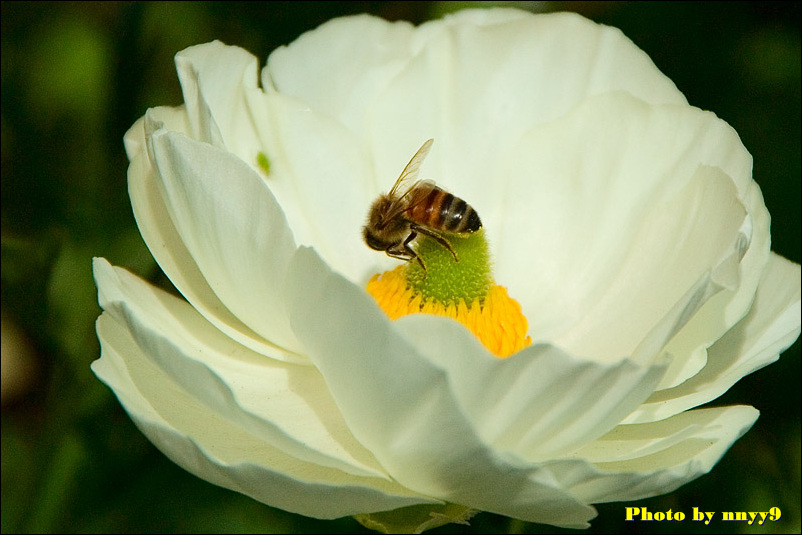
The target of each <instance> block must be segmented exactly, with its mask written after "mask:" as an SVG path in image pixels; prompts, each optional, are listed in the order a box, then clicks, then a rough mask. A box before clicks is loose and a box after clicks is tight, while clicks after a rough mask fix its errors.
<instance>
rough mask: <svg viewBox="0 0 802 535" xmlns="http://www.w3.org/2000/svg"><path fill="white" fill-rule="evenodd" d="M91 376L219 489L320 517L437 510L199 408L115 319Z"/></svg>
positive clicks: (105, 329) (104, 320) (101, 328)
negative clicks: (290, 452) (281, 447)
mask: <svg viewBox="0 0 802 535" xmlns="http://www.w3.org/2000/svg"><path fill="white" fill-rule="evenodd" d="M97 329H98V337H99V338H100V342H101V350H102V357H101V358H100V359H99V360H97V361H95V362H94V363H92V370H93V371H94V372H95V374H96V375H97V376H98V377H99V378H100V379H101V380H102V381H103V382H105V383H106V384H107V385H108V386H109V387H110V388H111V389H112V390H114V392H115V394H116V395H117V397H118V399H119V400H120V403H121V404H122V405H123V406H124V407H125V409H126V411H127V412H128V414H129V415H130V416H131V418H132V419H133V420H134V422H135V423H136V424H137V426H138V427H139V429H140V430H142V432H143V433H145V435H146V436H147V437H148V439H149V440H150V441H151V442H153V443H154V444H155V445H156V446H157V447H158V448H159V449H160V450H161V451H162V452H164V454H165V455H167V456H168V457H169V458H170V459H171V460H172V461H173V462H175V463H176V464H178V465H179V466H181V467H182V468H184V469H185V470H188V471H189V472H191V473H193V474H195V475H197V476H199V477H201V478H203V479H205V480H207V481H209V482H211V483H213V484H215V485H219V486H221V487H225V488H228V489H231V490H235V491H237V492H241V493H243V494H246V495H248V496H250V497H252V498H254V499H256V500H259V501H261V502H263V503H266V504H268V505H272V506H274V507H280V508H282V509H284V510H287V511H291V512H295V513H299V514H303V515H306V516H311V517H315V518H338V517H341V516H346V515H353V514H357V513H364V512H365V511H382V510H387V509H393V508H397V507H404V506H407V505H413V504H420V503H438V502H437V501H436V500H432V499H430V498H427V497H425V496H420V495H417V494H415V493H413V492H410V491H409V490H407V489H405V488H403V487H401V486H400V485H398V484H395V483H393V482H390V481H387V480H385V479H379V478H368V477H357V476H353V475H349V474H346V473H345V472H341V471H339V470H334V469H331V468H328V467H321V466H319V465H316V464H314V463H308V462H305V461H302V460H299V459H297V458H295V457H292V456H291V455H287V454H286V453H284V452H282V451H280V450H278V449H276V448H274V447H272V446H270V445H269V444H267V443H266V442H265V441H264V440H262V439H261V438H260V437H256V436H254V435H252V434H251V433H250V432H249V431H248V430H247V429H244V428H242V427H240V426H238V425H235V424H234V423H232V422H231V421H229V420H228V419H227V418H224V417H222V416H220V415H218V414H216V413H215V412H213V411H211V410H209V409H208V407H206V406H204V405H202V404H200V403H198V401H197V400H196V399H195V398H193V397H192V396H191V395H190V394H189V393H188V392H187V391H185V390H184V389H183V388H181V387H180V386H179V385H177V384H175V383H174V382H172V381H171V380H170V379H169V378H168V376H167V375H166V374H164V373H163V371H162V370H160V369H159V368H157V367H156V365H155V364H154V363H153V362H152V361H150V360H149V358H148V357H147V356H146V355H145V354H144V353H143V352H142V351H141V349H140V348H139V346H138V345H137V343H136V342H135V341H134V339H133V338H132V336H131V334H130V333H129V332H128V331H127V330H126V328H125V327H124V326H122V325H120V324H119V323H117V321H116V320H115V319H113V317H112V316H110V315H109V314H105V313H104V314H103V315H101V316H100V318H99V319H98V322H97Z"/></svg>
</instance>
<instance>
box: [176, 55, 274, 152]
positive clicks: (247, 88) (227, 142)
mask: <svg viewBox="0 0 802 535" xmlns="http://www.w3.org/2000/svg"><path fill="white" fill-rule="evenodd" d="M175 64H176V68H177V71H178V78H179V80H180V81H181V90H182V92H183V94H184V104H185V107H186V113H187V118H188V121H189V124H190V128H191V131H190V137H191V138H193V139H196V140H198V141H203V142H205V143H209V144H211V145H214V146H215V147H218V148H221V149H226V150H227V151H229V152H231V153H233V154H236V155H237V156H239V157H240V158H241V159H242V160H243V161H244V162H246V163H248V164H249V165H250V166H251V167H256V156H257V154H258V153H259V151H261V150H262V147H261V145H260V143H259V138H258V136H257V135H256V131H255V130H256V124H255V123H256V122H257V119H255V118H254V117H253V115H252V114H251V109H250V106H249V104H248V100H249V97H250V95H251V94H253V93H260V94H261V89H260V88H259V83H258V80H259V62H258V60H257V59H256V57H255V56H254V55H253V54H251V53H250V52H248V51H246V50H243V49H241V48H238V47H235V46H227V45H225V44H223V43H221V42H220V41H213V42H211V43H205V44H202V45H197V46H192V47H189V48H186V49H184V50H182V51H181V52H179V53H178V54H176V56H175Z"/></svg>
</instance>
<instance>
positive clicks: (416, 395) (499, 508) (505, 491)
mask: <svg viewBox="0 0 802 535" xmlns="http://www.w3.org/2000/svg"><path fill="white" fill-rule="evenodd" d="M291 273H292V276H291V277H290V279H289V281H288V293H289V295H291V296H292V302H291V307H290V315H291V318H292V325H293V328H295V329H296V333H297V335H298V337H299V339H300V340H302V341H303V343H304V345H305V346H306V347H307V348H308V350H309V355H310V358H311V359H312V361H313V362H314V363H315V365H316V366H317V367H318V369H319V370H320V372H321V374H322V375H323V377H324V379H325V381H326V384H327V385H328V387H329V389H330V391H331V393H332V396H333V398H334V399H335V401H336V403H337V405H338V406H339V407H340V408H341V410H342V413H343V417H344V418H345V421H346V422H347V423H348V426H349V427H350V428H351V430H352V431H353V433H354V435H355V436H356V437H357V438H358V439H359V441H360V442H362V443H363V444H364V445H365V446H366V447H367V448H368V449H369V450H370V451H371V452H373V454H374V455H375V456H376V458H377V459H378V460H379V462H380V463H381V464H382V466H384V467H385V468H386V469H387V470H388V472H389V473H390V475H391V476H393V477H394V478H395V479H396V480H397V481H399V482H400V483H401V484H402V485H404V486H408V487H409V488H411V489H412V490H415V491H417V492H420V493H421V494H425V495H432V496H437V497H439V498H441V499H443V500H445V501H449V502H453V503H459V504H461V505H464V506H467V507H469V508H473V509H480V510H486V511H491V512H496V513H500V514H504V515H508V516H512V517H515V518H521V519H524V520H529V521H533V522H548V523H551V524H555V525H560V526H574V527H579V526H585V525H586V522H587V520H588V519H589V518H591V517H592V516H593V515H594V511H593V509H592V508H590V507H588V506H587V505H584V504H583V503H581V502H578V501H576V500H574V499H573V498H572V497H571V496H570V495H569V494H567V493H566V492H565V491H564V490H563V489H562V488H560V483H559V482H558V481H555V480H554V478H553V477H552V475H551V472H550V471H548V470H547V469H543V468H542V467H539V466H536V465H532V464H528V463H525V462H524V461H523V460H522V459H520V458H519V457H517V456H515V455H512V454H504V453H501V452H498V451H495V450H494V449H493V448H491V447H489V446H488V445H486V444H484V443H483V442H482V441H481V439H480V438H479V437H478V436H477V435H476V433H475V431H474V430H473V429H472V427H471V425H470V423H469V421H468V420H467V419H466V416H465V414H464V413H463V412H462V410H461V409H460V407H459V405H458V403H457V401H456V400H455V399H454V397H453V394H452V392H451V390H450V388H449V385H448V375H447V374H446V373H445V371H444V370H442V369H440V368H438V367H436V366H434V365H433V364H432V363H431V362H430V361H429V360H428V359H426V358H425V357H422V356H421V355H420V354H419V353H418V352H417V351H416V350H415V348H414V347H412V346H411V345H410V344H409V343H408V342H407V341H406V340H405V337H404V336H402V335H401V334H400V333H399V332H398V331H397V330H396V329H394V328H393V327H392V324H391V323H390V321H389V319H388V318H387V317H386V316H385V315H384V313H383V312H382V311H381V310H380V309H379V308H378V306H377V305H376V304H375V302H373V300H372V298H371V297H370V296H368V295H367V294H366V293H365V292H364V291H362V290H361V289H359V288H358V287H356V286H354V285H353V284H352V283H350V282H348V281H347V280H345V279H344V278H342V277H341V276H339V275H336V274H335V273H333V272H331V271H330V270H328V269H327V268H326V266H325V264H324V263H323V262H322V261H321V260H320V258H319V257H318V256H317V254H315V253H314V251H312V250H310V249H306V248H300V249H299V251H298V253H297V255H296V258H295V260H294V262H293V269H292V271H291Z"/></svg>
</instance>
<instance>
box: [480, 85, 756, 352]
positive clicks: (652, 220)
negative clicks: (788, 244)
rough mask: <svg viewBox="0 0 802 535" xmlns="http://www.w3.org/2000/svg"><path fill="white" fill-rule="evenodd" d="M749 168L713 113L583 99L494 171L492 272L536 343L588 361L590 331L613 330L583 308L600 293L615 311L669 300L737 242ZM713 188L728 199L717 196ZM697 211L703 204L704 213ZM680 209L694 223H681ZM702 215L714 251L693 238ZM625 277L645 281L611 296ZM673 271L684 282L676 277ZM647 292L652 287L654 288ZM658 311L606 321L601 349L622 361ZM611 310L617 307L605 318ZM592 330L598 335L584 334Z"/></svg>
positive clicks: (701, 232) (701, 228) (620, 97)
mask: <svg viewBox="0 0 802 535" xmlns="http://www.w3.org/2000/svg"><path fill="white" fill-rule="evenodd" d="M555 146H557V147H561V150H553V147H555ZM667 155H668V156H667ZM750 166H751V159H750V157H749V154H748V153H747V152H746V151H745V149H744V148H743V145H742V144H741V143H740V140H739V139H738V137H737V135H736V134H735V133H734V132H733V131H732V129H731V128H730V127H729V126H728V125H726V124H725V123H723V122H722V121H720V120H718V119H717V118H716V117H715V116H714V115H712V114H710V113H705V112H701V111H699V110H696V109H694V108H689V107H683V108H680V107H674V106H659V107H657V106H648V105H646V104H644V103H642V102H640V101H638V100H636V99H634V98H632V97H630V96H628V95H625V94H623V93H616V94H609V95H605V96H601V97H597V98H594V99H589V100H588V102H586V104H585V105H583V106H582V107H580V108H578V109H577V110H576V111H575V112H574V113H572V114H570V115H567V116H565V117H563V118H562V119H561V120H560V121H558V122H555V123H552V124H550V125H545V126H542V127H539V128H537V129H534V130H533V131H532V132H530V133H529V134H527V135H526V136H525V137H524V138H522V140H521V142H520V144H519V145H517V146H516V147H515V148H514V151H513V152H511V153H509V154H508V158H507V162H506V163H505V165H504V166H503V167H502V168H501V169H500V170H499V172H498V176H499V177H507V182H506V186H502V188H503V189H504V194H503V199H502V200H501V201H500V202H499V208H498V209H497V210H498V211H497V213H495V214H494V213H492V212H491V213H489V214H488V215H487V216H485V215H483V216H482V217H483V218H485V217H486V218H487V219H488V220H490V223H488V225H487V226H488V229H494V228H495V229H496V230H491V231H490V233H491V235H492V237H491V238H490V239H491V240H492V243H493V244H494V248H495V251H496V259H497V260H496V266H497V279H498V280H500V281H502V282H503V283H504V284H505V285H507V286H508V287H509V288H510V293H511V295H514V296H515V297H516V298H517V299H518V300H519V301H520V302H521V305H522V307H523V310H524V313H525V314H526V316H527V318H529V321H530V332H532V333H533V334H534V336H535V338H536V339H541V340H552V341H554V342H555V343H558V344H560V345H565V346H566V347H568V348H569V350H570V352H572V353H575V354H582V355H590V354H591V353H589V352H588V351H590V349H587V347H588V346H592V347H593V353H592V354H593V355H594V357H595V355H596V352H597V351H598V345H597V344H596V343H595V342H597V341H598V340H596V339H597V338H600V337H601V338H603V337H605V336H612V333H610V332H608V326H609V323H610V319H611V317H610V316H607V317H605V318H604V328H603V329H601V330H595V331H593V330H592V329H590V328H585V327H589V323H587V322H593V321H598V320H599V316H598V315H597V314H588V313H587V311H588V310H592V309H593V308H594V307H595V306H600V305H602V304H603V303H604V302H605V300H606V301H607V303H608V305H610V306H613V307H615V306H616V303H617V304H618V308H619V310H620V311H621V312H626V311H628V310H629V311H633V310H639V307H640V305H646V306H651V307H653V306H661V305H662V306H667V307H670V306H672V305H674V303H676V302H677V300H678V299H679V297H680V296H681V295H683V293H684V292H685V291H686V290H687V289H689V288H690V287H691V285H692V281H695V280H697V279H698V277H699V276H700V275H701V274H702V273H703V272H704V271H706V270H708V269H713V268H715V266H716V264H718V263H719V262H720V261H721V260H723V259H724V258H725V257H727V256H728V254H729V252H728V251H730V250H732V249H734V248H737V249H742V248H743V245H742V244H741V243H740V242H739V236H740V230H741V226H742V224H743V219H744V210H743V208H739V207H738V204H740V199H741V191H742V190H744V191H745V190H746V189H747V188H748V185H749V184H750V183H751V180H750V179H749V172H750V168H751V167H750ZM715 168H718V169H719V170H718V171H717V170H716V169H715ZM743 177H746V178H745V179H744V178H743ZM730 179H731V185H730V186H727V182H730ZM501 183H502V184H504V182H501ZM718 195H721V196H723V197H722V199H725V200H724V201H722V202H719V199H717V198H716V196H718ZM683 201H693V202H696V203H699V204H696V205H693V204H691V205H689V206H684V205H683V204H682V203H683ZM702 203H704V204H702ZM502 207H503V209H502ZM706 208H712V211H711V212H710V214H708V213H707V212H705V211H704V210H705V209H706ZM683 212H684V213H685V215H688V216H692V217H693V218H694V219H693V220H692V221H691V223H693V224H688V225H687V227H686V225H685V223H684V222H683V221H682V216H683ZM708 215H710V216H712V217H714V218H715V219H713V220H712V224H713V225H718V227H716V228H717V231H716V232H718V233H719V235H718V241H716V243H715V244H714V245H715V247H714V248H713V249H712V250H706V249H704V248H703V247H702V246H701V244H704V243H709V238H708V237H707V236H706V235H705V234H706V230H705V227H706V225H707V221H706V218H707V217H708ZM667 223H670V226H669V227H668V228H665V229H664V228H662V225H664V224H667ZM672 229H673V232H669V231H670V230H672ZM650 232H651V233H654V236H653V238H654V239H652V236H651V235H650ZM697 239H698V240H701V241H700V242H699V245H700V246H699V248H698V251H697V250H696V248H695V246H696V243H695V240H697ZM675 249H678V251H677V254H675V252H674V251H675ZM697 252H698V253H699V254H698V255H697V254H696V253H697ZM663 259H665V260H667V261H668V262H669V263H670V264H673V265H674V266H683V269H682V270H679V271H677V272H676V273H672V272H669V271H668V270H666V269H665V268H664V267H663V266H660V265H658V266H657V269H656V270H655V271H654V273H652V272H650V271H649V268H651V267H654V265H655V263H658V264H659V263H660V262H661V261H662V260H663ZM686 264H687V265H686ZM523 266H526V268H525V269H524V268H523ZM639 266H642V267H643V269H639ZM685 268H687V269H685ZM632 273H635V274H637V275H638V279H639V280H641V281H642V282H643V283H644V285H643V287H642V288H640V290H639V291H640V295H639V296H638V295H637V293H636V292H629V291H627V292H626V293H625V295H621V296H620V299H619V300H618V301H616V300H615V298H616V295H617V294H616V292H614V291H612V288H618V287H619V286H620V285H618V286H616V284H615V281H620V282H624V278H625V277H624V275H625V274H627V276H630V275H631V274H632ZM650 274H651V275H652V276H651V278H649V276H650ZM678 276H683V277H685V278H686V279H687V281H685V282H682V281H677V280H674V279H675V278H676V277H678ZM680 283H681V284H680ZM626 284H629V281H626ZM649 285H651V287H650V288H649V289H648V293H645V294H644V290H643V288H646V287H647V286H649ZM666 286H667V287H666ZM655 290H656V291H657V292H660V295H657V296H652V295H651V293H652V292H653V291H655ZM670 294H673V295H670ZM633 296H635V298H634V299H630V298H631V297H633ZM636 304H637V305H636ZM603 308H606V307H603ZM606 309H607V310H610V308H606ZM544 311H548V312H547V313H544ZM662 312H663V313H664V312H665V310H663V311H662ZM742 313H743V312H742ZM660 314H661V311H659V310H656V309H653V313H652V314H651V315H647V316H645V317H643V318H636V319H637V321H643V324H642V326H641V328H640V329H636V328H632V327H631V326H630V325H629V324H628V323H627V321H628V320H626V318H621V320H620V321H618V322H617V323H616V325H615V326H616V327H617V328H618V329H619V331H620V330H625V331H626V332H625V333H624V338H623V339H622V340H621V341H620V343H616V344H615V348H612V347H610V344H607V345H606V346H605V347H607V349H606V350H604V351H602V352H601V354H602V355H607V357H608V358H620V357H621V355H622V352H623V353H625V354H626V351H627V350H629V351H631V350H633V349H634V348H635V347H636V346H637V344H638V343H639V342H640V340H641V339H642V338H643V336H644V335H645V334H646V332H648V330H649V329H650V328H651V327H652V326H654V325H655V323H656V321H657V320H658V319H659V318H660ZM617 317H618V311H615V314H614V315H613V316H612V318H617ZM734 321H737V319H735V320H734ZM580 322H584V323H585V324H586V325H585V327H582V325H581V324H580ZM591 331H592V332H595V334H593V336H590V337H588V338H584V336H585V335H587V334H588V333H591ZM591 334H592V333H591ZM608 340H609V338H608ZM577 344H579V345H577ZM575 346H576V347H575ZM580 346H582V347H580ZM583 347H585V349H583ZM602 349H604V348H602Z"/></svg>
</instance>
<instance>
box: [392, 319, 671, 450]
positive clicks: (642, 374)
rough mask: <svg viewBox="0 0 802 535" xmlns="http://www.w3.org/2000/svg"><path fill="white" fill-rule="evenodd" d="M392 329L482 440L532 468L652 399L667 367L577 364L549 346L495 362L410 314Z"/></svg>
mask: <svg viewBox="0 0 802 535" xmlns="http://www.w3.org/2000/svg"><path fill="white" fill-rule="evenodd" d="M395 324H396V325H397V326H398V328H399V329H400V330H401V331H402V332H403V333H404V335H405V337H406V339H407V340H408V341H409V342H410V343H411V344H412V345H413V346H414V347H416V348H417V350H418V351H419V352H420V354H422V355H425V356H426V357H427V358H428V359H429V360H430V361H431V362H432V364H433V365H434V366H436V367H438V368H440V369H442V370H443V371H444V372H445V373H446V374H447V376H448V385H449V388H450V390H451V393H452V395H453V396H454V398H455V399H456V401H457V402H458V403H459V406H460V409H461V410H462V411H463V412H464V413H465V414H466V415H467V416H468V417H469V419H470V421H471V424H472V425H473V426H475V428H476V430H477V433H478V434H479V435H480V436H481V437H482V439H483V440H484V441H485V442H487V443H489V444H491V445H492V446H493V447H495V448H498V449H500V450H502V451H511V452H514V453H516V454H517V455H520V456H521V457H523V458H524V459H526V460H527V461H530V462H539V461H544V460H548V459H552V458H555V457H559V456H560V455H562V454H564V452H566V451H572V450H574V449H576V448H578V447H579V446H581V445H583V444H585V443H587V442H590V441H591V440H594V439H596V438H598V437H600V436H601V435H603V434H604V433H606V432H608V431H609V430H611V429H612V428H613V427H615V426H616V425H617V424H618V423H619V422H620V421H621V420H622V419H623V418H624V417H625V416H626V415H627V414H629V413H630V412H632V411H633V410H634V409H636V408H637V407H638V406H639V405H640V404H641V403H642V402H643V401H644V400H645V399H646V398H647V397H648V396H649V395H650V394H651V393H652V392H653V390H654V388H655V386H656V385H657V383H658V382H659V381H660V378H661V376H662V375H663V373H664V372H665V369H666V365H667V363H663V364H662V365H654V366H650V367H641V366H639V365H637V364H635V363H633V362H631V361H627V360H621V361H619V362H614V363H611V364H603V363H597V362H593V361H583V360H580V359H578V358H576V357H574V356H572V355H569V354H567V353H565V352H564V351H562V350H560V349H559V348H557V347H554V346H550V345H547V344H539V345H535V346H530V347H528V348H526V349H524V350H522V351H519V352H518V353H516V354H515V355H513V356H511V357H509V358H506V359H499V358H496V357H494V356H492V355H490V354H489V353H488V351H487V350H486V349H485V348H484V347H482V346H481V345H480V344H479V343H478V341H477V340H476V338H475V337H474V336H473V335H472V334H471V333H470V332H468V331H467V330H466V329H464V328H463V327H462V326H461V325H459V324H457V323H456V322H454V321H452V320H449V319H448V318H442V317H432V316H429V315H425V314H414V315H410V316H405V317H403V318H401V319H399V320H398V321H396V322H395Z"/></svg>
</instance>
